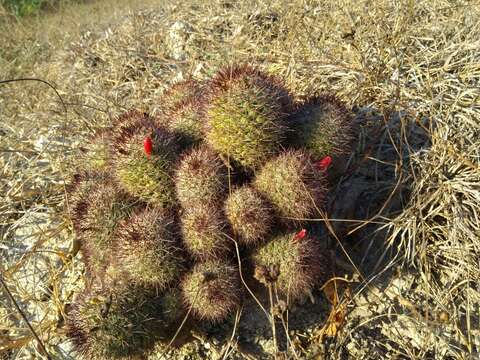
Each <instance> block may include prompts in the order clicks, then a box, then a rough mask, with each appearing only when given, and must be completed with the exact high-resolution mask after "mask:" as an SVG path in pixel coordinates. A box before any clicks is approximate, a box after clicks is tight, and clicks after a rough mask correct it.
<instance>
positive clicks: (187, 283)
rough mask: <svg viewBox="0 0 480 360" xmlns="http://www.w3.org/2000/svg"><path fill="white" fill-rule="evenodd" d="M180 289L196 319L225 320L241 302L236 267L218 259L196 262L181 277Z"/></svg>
mask: <svg viewBox="0 0 480 360" xmlns="http://www.w3.org/2000/svg"><path fill="white" fill-rule="evenodd" d="M182 289H183V296H184V299H185V303H186V306H188V307H191V308H192V311H193V314H194V316H195V317H197V318H199V319H206V320H210V321H214V322H218V321H221V320H224V319H225V318H226V317H227V316H228V315H229V314H231V313H232V312H233V311H234V310H235V309H236V308H237V307H238V306H239V304H240V298H241V287H240V281H239V277H238V269H237V268H235V267H234V266H233V265H229V264H227V263H225V262H222V261H219V260H211V261H206V262H203V263H198V264H197V265H195V267H194V268H193V270H192V271H191V272H190V273H189V274H188V275H187V276H186V277H185V279H183V281H182Z"/></svg>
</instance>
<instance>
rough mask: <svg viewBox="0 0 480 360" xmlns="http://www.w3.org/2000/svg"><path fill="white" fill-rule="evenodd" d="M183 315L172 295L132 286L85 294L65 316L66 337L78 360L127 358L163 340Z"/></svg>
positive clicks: (179, 301)
mask: <svg viewBox="0 0 480 360" xmlns="http://www.w3.org/2000/svg"><path fill="white" fill-rule="evenodd" d="M167 298H168V300H166V299H167ZM183 313H184V311H183V306H182V305H181V298H180V297H179V296H178V295H175V294H173V293H167V295H164V296H162V295H157V294H156V292H154V291H150V290H147V289H144V288H137V287H132V286H120V287H116V288H115V289H112V290H110V291H99V290H96V291H93V292H85V293H83V294H82V296H80V297H79V299H77V300H76V301H75V303H74V304H73V306H72V309H71V311H70V312H69V313H68V317H67V335H68V336H69V338H70V339H71V340H72V342H73V345H74V347H75V349H76V350H77V352H78V353H79V355H80V356H81V358H82V359H85V360H86V359H88V360H109V359H131V358H133V357H135V356H139V355H141V354H142V353H143V352H145V351H146V350H149V349H150V348H152V347H153V345H154V342H155V341H156V340H159V339H162V338H164V339H166V337H167V336H168V334H169V333H171V328H172V326H173V323H172V320H178V319H179V318H180V317H181V316H182V314H183Z"/></svg>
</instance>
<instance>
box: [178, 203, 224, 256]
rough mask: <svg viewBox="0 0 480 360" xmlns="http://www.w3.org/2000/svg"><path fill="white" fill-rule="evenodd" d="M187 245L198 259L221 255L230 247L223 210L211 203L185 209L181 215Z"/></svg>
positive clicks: (184, 239)
mask: <svg viewBox="0 0 480 360" xmlns="http://www.w3.org/2000/svg"><path fill="white" fill-rule="evenodd" d="M181 222H182V235H183V241H184V243H185V247H186V248H187V249H188V250H189V251H190V253H191V254H192V255H193V256H194V257H195V258H198V259H207V258H214V257H219V256H220V257H221V256H223V255H225V254H226V253H227V252H228V250H229V247H230V240H229V239H228V237H227V235H226V233H225V232H226V231H227V225H226V221H225V219H224V217H223V214H222V212H221V211H220V210H219V209H218V208H217V207H216V206H215V205H213V206H212V205H211V204H209V203H204V204H198V205H196V206H194V207H191V208H188V209H185V211H184V212H183V214H182V215H181Z"/></svg>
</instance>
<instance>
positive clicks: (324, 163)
mask: <svg viewBox="0 0 480 360" xmlns="http://www.w3.org/2000/svg"><path fill="white" fill-rule="evenodd" d="M331 163H332V157H331V156H329V155H327V156H325V157H324V158H323V159H321V160H319V161H318V162H317V167H318V168H319V169H320V170H321V171H327V169H328V167H329V166H330V164H331Z"/></svg>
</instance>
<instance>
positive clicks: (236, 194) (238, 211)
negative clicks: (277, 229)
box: [225, 186, 274, 246]
mask: <svg viewBox="0 0 480 360" xmlns="http://www.w3.org/2000/svg"><path fill="white" fill-rule="evenodd" d="M225 214H226V216H227V218H228V221H229V223H230V225H231V227H232V230H233V233H234V234H235V235H236V236H237V239H238V241H239V242H240V243H241V244H244V245H247V246H255V245H257V244H259V243H261V242H262V241H263V240H264V239H265V237H266V236H267V235H268V233H269V232H270V230H271V227H272V224H273V220H274V219H273V216H274V214H273V209H272V207H271V206H270V204H269V203H268V202H267V201H266V200H265V199H264V198H263V197H262V195H260V193H259V192H258V191H256V190H255V189H253V188H252V187H250V186H242V187H240V188H237V189H234V190H233V191H232V193H231V194H230V195H229V196H228V198H227V200H226V201H225Z"/></svg>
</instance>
